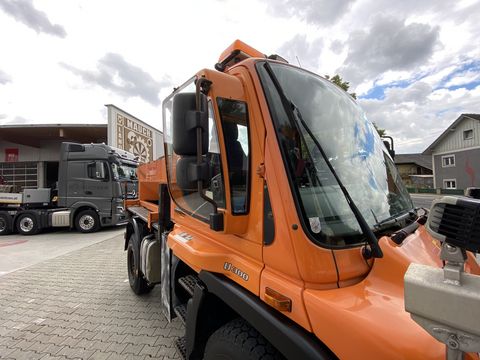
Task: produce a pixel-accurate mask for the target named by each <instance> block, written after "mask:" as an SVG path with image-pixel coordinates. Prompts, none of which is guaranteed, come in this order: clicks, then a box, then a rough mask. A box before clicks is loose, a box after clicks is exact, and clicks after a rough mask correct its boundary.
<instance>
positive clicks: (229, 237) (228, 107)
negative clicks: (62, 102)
mask: <svg viewBox="0 0 480 360" xmlns="http://www.w3.org/2000/svg"><path fill="white" fill-rule="evenodd" d="M163 130H164V136H163V137H164V147H165V149H164V150H165V157H164V158H162V159H160V160H158V161H157V162H155V163H151V164H146V165H144V166H142V167H140V168H139V170H138V177H139V194H138V199H135V200H128V201H127V202H126V208H127V210H128V212H129V214H130V222H129V224H128V226H127V231H126V236H125V250H127V261H128V273H129V280H130V285H131V287H132V289H133V290H134V292H135V293H137V294H142V293H145V292H148V291H150V290H151V289H152V288H153V286H154V285H155V284H159V286H161V296H162V311H163V312H164V313H165V315H166V316H167V318H169V319H172V318H173V317H175V316H179V317H180V318H181V320H182V321H183V322H184V323H185V337H183V338H180V339H179V340H178V342H177V345H178V348H179V349H180V352H181V354H182V356H183V357H184V358H188V359H201V358H205V359H217V358H225V359H276V358H279V359H281V358H287V359H335V358H339V359H442V358H444V357H445V347H444V345H443V344H441V343H439V342H437V341H436V340H435V339H433V338H432V337H431V336H430V335H429V334H428V333H427V332H426V331H425V330H423V329H422V328H421V327H420V326H419V325H417V324H416V323H415V322H414V321H412V319H411V318H410V315H409V314H408V313H407V312H405V310H404V287H403V277H404V274H405V272H406V270H407V268H408V266H409V264H410V263H412V262H414V263H420V264H427V265H432V266H436V267H440V266H441V265H442V264H441V262H440V260H439V257H438V253H439V249H440V246H439V243H438V241H437V240H434V239H432V238H431V237H430V236H429V234H428V233H427V232H426V231H425V229H424V225H423V224H424V223H425V219H426V216H427V215H428V213H427V211H426V210H421V209H416V208H415V207H414V205H413V203H412V201H411V199H410V196H409V194H408V192H407V191H406V189H405V187H404V185H403V184H402V181H401V178H400V176H399V175H398V173H397V170H396V168H395V165H394V162H393V160H392V158H391V156H390V154H389V152H388V150H387V149H386V147H385V145H384V143H383V142H382V140H381V138H380V137H379V135H378V133H377V131H376V130H375V128H374V126H373V125H372V123H371V122H370V121H369V120H368V119H367V118H366V116H365V114H364V112H363V111H362V110H361V109H360V107H359V106H358V104H357V103H356V102H355V100H354V99H353V98H352V97H351V96H350V95H349V94H347V93H346V92H344V91H343V90H342V89H340V88H339V87H337V86H336V85H334V84H332V83H331V82H329V81H327V80H325V79H324V78H322V77H320V76H318V75H316V74H314V73H311V72H309V71H307V70H305V69H302V68H299V67H296V66H293V65H290V64H288V63H287V62H286V61H285V60H283V59H282V58H280V57H279V56H270V57H267V56H265V55H264V54H262V53H261V52H259V51H257V50H255V49H253V48H251V47H250V46H248V45H246V44H244V43H242V42H240V41H235V42H234V43H233V44H232V45H231V46H230V47H229V48H228V49H227V50H225V52H224V53H223V54H222V55H221V56H220V59H219V61H218V63H217V64H216V65H215V70H209V69H204V70H201V71H199V72H198V73H197V74H195V75H194V76H193V77H192V78H190V79H189V80H188V81H187V82H186V83H184V84H183V85H181V86H180V87H178V88H176V89H175V91H174V92H173V93H172V94H171V95H170V96H169V97H167V98H166V99H165V100H164V102H163ZM467 270H468V271H470V272H473V273H479V272H480V269H479V267H478V265H477V263H476V261H475V259H474V257H473V256H472V254H469V260H468V262H467Z"/></svg>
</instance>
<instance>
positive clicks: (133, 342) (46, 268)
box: [0, 234, 183, 360]
mask: <svg viewBox="0 0 480 360" xmlns="http://www.w3.org/2000/svg"><path fill="white" fill-rule="evenodd" d="M84 236H85V235H84ZM122 250H123V236H122V235H119V234H113V237H111V238H110V239H108V240H105V241H103V242H98V243H95V244H93V245H90V246H87V247H84V248H82V249H79V250H75V251H73V252H70V253H69V254H65V255H61V256H58V257H56V258H53V259H49V260H46V261H44V262H41V263H38V264H36V265H33V266H30V267H27V268H24V269H21V270H17V271H14V272H10V273H8V274H5V275H3V276H1V277H0V359H110V360H112V359H147V358H158V359H170V358H177V354H176V351H175V348H174V345H173V341H174V340H175V338H176V337H177V336H179V335H181V334H183V329H182V325H181V323H180V322H179V321H178V319H177V320H175V321H173V322H172V323H171V324H169V323H168V322H167V321H166V320H165V318H164V316H163V315H162V314H161V313H160V310H159V308H160V294H159V289H154V290H153V291H152V292H151V293H150V294H148V295H146V296H144V297H137V296H136V295H134V294H133V293H132V292H131V291H130V287H129V285H128V280H127V273H126V266H125V261H126V259H125V253H124V252H123V251H122ZM1 251H3V249H2V248H0V252H1Z"/></svg>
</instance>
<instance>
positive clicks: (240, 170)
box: [217, 98, 250, 215]
mask: <svg viewBox="0 0 480 360" xmlns="http://www.w3.org/2000/svg"><path fill="white" fill-rule="evenodd" d="M217 104H218V109H219V113H220V120H221V123H222V131H223V138H224V141H225V151H226V156H227V169H228V178H229V181H230V190H231V191H230V201H231V204H232V213H233V214H234V215H240V214H246V213H248V188H249V176H250V174H249V168H250V165H249V164H250V146H249V134H248V112H247V104H246V103H245V102H243V101H238V100H231V99H224V98H217Z"/></svg>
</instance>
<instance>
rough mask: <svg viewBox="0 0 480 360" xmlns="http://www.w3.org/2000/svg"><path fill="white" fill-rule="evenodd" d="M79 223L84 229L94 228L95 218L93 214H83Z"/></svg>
mask: <svg viewBox="0 0 480 360" xmlns="http://www.w3.org/2000/svg"><path fill="white" fill-rule="evenodd" d="M78 225H80V229H82V230H92V229H93V227H94V226H95V219H94V218H93V216H92V215H82V216H81V217H80V219H79V220H78Z"/></svg>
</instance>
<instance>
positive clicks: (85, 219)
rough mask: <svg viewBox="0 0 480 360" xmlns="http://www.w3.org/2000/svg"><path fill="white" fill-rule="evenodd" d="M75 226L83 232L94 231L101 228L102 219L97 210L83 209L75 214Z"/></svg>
mask: <svg viewBox="0 0 480 360" xmlns="http://www.w3.org/2000/svg"><path fill="white" fill-rule="evenodd" d="M75 228H76V229H77V231H79V232H82V233H92V232H96V231H98V229H100V219H99V217H98V214H97V212H96V211H95V210H82V211H80V212H79V213H78V214H77V216H75Z"/></svg>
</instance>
